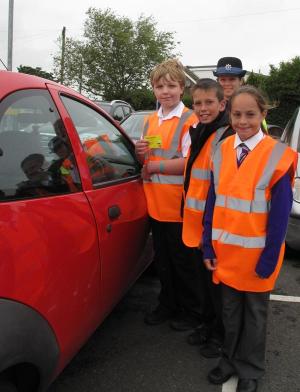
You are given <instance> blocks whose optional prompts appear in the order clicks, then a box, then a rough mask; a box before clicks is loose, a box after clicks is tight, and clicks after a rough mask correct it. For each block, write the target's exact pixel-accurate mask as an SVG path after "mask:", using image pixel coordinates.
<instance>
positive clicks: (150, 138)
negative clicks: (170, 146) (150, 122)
mask: <svg viewBox="0 0 300 392" xmlns="http://www.w3.org/2000/svg"><path fill="white" fill-rule="evenodd" d="M144 139H145V140H147V142H149V148H160V147H161V145H162V140H161V136H160V135H147V136H145V137H144Z"/></svg>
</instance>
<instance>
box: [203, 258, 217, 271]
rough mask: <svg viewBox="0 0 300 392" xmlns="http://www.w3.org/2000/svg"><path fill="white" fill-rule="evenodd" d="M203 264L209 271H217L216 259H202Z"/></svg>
mask: <svg viewBox="0 0 300 392" xmlns="http://www.w3.org/2000/svg"><path fill="white" fill-rule="evenodd" d="M204 264H205V267H206V268H207V269H208V270H209V271H215V270H216V269H217V259H204Z"/></svg>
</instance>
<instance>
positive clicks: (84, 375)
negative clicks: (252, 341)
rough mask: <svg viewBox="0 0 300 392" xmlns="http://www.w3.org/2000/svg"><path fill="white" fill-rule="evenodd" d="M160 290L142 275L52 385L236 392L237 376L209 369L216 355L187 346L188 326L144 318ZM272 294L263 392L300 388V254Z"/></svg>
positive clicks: (140, 391) (135, 391) (55, 389)
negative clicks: (221, 376)
mask: <svg viewBox="0 0 300 392" xmlns="http://www.w3.org/2000/svg"><path fill="white" fill-rule="evenodd" d="M158 292H159V282H158V280H157V278H156V277H155V276H153V275H151V274H149V273H145V274H144V275H143V276H141V278H140V279H139V280H138V281H137V282H136V284H135V285H134V286H133V287H132V289H131V290H130V291H129V292H128V294H127V295H126V297H125V298H124V299H123V300H122V302H121V303H120V304H119V305H118V306H117V307H116V308H115V309H114V311H113V312H112V313H111V314H110V315H109V316H108V318H107V319H106V320H105V321H104V323H103V324H102V325H101V326H100V327H99V328H98V329H97V331H96V332H95V333H94V335H93V336H92V337H91V338H90V339H89V341H88V342H87V344H86V345H85V346H84V347H83V348H82V350H81V351H80V352H79V353H78V354H77V356H76V357H75V358H74V359H73V360H72V361H71V363H70V364H69V366H68V367H66V368H65V370H64V371H63V372H62V373H61V375H60V376H59V377H58V378H57V380H56V381H55V382H54V383H53V384H52V386H51V387H50V389H49V392H154V391H155V392H235V388H234V381H233V382H231V383H227V384H224V385H223V386H213V385H211V384H209V382H208V381H207V380H206V374H207V372H208V371H209V370H210V369H211V368H212V367H213V366H214V365H215V364H216V360H215V359H211V360H207V359H204V358H202V357H201V356H200V354H199V352H198V348H197V347H192V346H189V345H188V344H187V343H186V336H187V334H188V333H186V332H175V331H173V330H171V329H170V328H169V326H168V324H167V323H165V324H162V325H159V326H152V327H151V326H147V325H145V324H144V323H143V317H144V314H145V313H146V311H148V310H149V308H152V307H155V306H156V298H157V294H158ZM273 294H274V297H273V300H271V303H270V311H269V322H268V342H267V353H266V365H267V372H266V375H265V376H264V378H263V379H262V380H261V382H260V385H259V392H300V372H299V368H300V254H299V253H298V254H293V255H290V256H288V258H286V260H285V262H284V265H283V268H282V272H281V275H280V278H279V280H278V282H277V288H276V290H275V291H274V293H273ZM297 301H298V302H297Z"/></svg>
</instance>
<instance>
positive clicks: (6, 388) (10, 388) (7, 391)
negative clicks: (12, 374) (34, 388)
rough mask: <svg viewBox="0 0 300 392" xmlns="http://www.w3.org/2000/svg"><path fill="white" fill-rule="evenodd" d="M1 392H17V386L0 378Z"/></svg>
mask: <svg viewBox="0 0 300 392" xmlns="http://www.w3.org/2000/svg"><path fill="white" fill-rule="evenodd" d="M0 391H1V392H18V390H17V387H16V386H15V384H13V383H12V382H11V381H9V380H0Z"/></svg>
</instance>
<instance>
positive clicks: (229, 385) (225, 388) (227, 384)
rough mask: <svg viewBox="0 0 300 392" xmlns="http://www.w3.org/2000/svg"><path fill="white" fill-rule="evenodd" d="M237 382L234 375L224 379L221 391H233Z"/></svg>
mask: <svg viewBox="0 0 300 392" xmlns="http://www.w3.org/2000/svg"><path fill="white" fill-rule="evenodd" d="M237 383H238V379H237V377H236V376H234V377H231V378H230V379H229V380H228V381H226V382H225V383H224V384H223V385H222V392H234V391H235V390H236V386H237Z"/></svg>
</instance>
